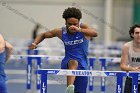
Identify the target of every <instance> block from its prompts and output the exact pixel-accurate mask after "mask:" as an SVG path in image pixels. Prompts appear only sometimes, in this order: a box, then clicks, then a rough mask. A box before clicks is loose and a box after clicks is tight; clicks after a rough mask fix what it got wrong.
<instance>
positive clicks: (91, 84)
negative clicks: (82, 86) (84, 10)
mask: <svg viewBox="0 0 140 93" xmlns="http://www.w3.org/2000/svg"><path fill="white" fill-rule="evenodd" d="M95 61H96V59H95V58H89V63H90V66H89V69H90V70H94V62H95ZM93 85H94V77H92V76H90V77H89V92H93V90H94V86H93Z"/></svg>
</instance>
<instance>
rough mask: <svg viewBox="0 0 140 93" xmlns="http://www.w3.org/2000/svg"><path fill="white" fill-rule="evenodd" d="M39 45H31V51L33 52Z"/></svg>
mask: <svg viewBox="0 0 140 93" xmlns="http://www.w3.org/2000/svg"><path fill="white" fill-rule="evenodd" d="M36 48H37V45H36V44H35V43H32V44H31V45H29V49H31V50H33V49H36Z"/></svg>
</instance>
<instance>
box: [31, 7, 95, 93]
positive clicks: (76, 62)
mask: <svg viewBox="0 0 140 93" xmlns="http://www.w3.org/2000/svg"><path fill="white" fill-rule="evenodd" d="M62 16H63V18H64V19H65V25H66V26H65V27H62V28H56V29H53V30H51V31H47V32H44V33H41V34H39V35H38V36H37V37H36V39H35V40H34V42H33V43H32V44H31V45H30V46H29V48H30V49H35V48H37V45H38V44H39V43H40V42H41V41H43V40H44V39H45V38H52V37H58V38H59V39H61V40H62V41H63V43H64V46H65V57H64V59H63V60H62V63H61V68H62V69H69V70H87V69H88V62H87V55H88V44H89V40H90V39H91V38H92V37H96V36H97V32H96V31H95V30H94V29H92V28H90V27H89V26H88V25H86V24H84V23H80V19H81V18H82V13H81V11H80V10H79V9H77V8H75V7H71V8H67V9H65V11H64V12H63V15H62ZM87 83H88V78H87V76H83V77H82V76H76V77H75V76H67V89H66V93H86V88H87Z"/></svg>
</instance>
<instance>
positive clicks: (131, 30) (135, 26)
mask: <svg viewBox="0 0 140 93" xmlns="http://www.w3.org/2000/svg"><path fill="white" fill-rule="evenodd" d="M137 27H138V28H140V24H135V25H133V26H132V27H130V30H129V35H130V37H131V38H134V37H133V36H132V35H131V34H134V30H135V28H137Z"/></svg>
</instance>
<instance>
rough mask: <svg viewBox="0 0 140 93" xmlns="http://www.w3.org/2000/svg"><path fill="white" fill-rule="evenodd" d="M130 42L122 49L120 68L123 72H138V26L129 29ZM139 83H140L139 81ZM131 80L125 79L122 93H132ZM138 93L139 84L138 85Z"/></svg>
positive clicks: (139, 50)
mask: <svg viewBox="0 0 140 93" xmlns="http://www.w3.org/2000/svg"><path fill="white" fill-rule="evenodd" d="M129 34H130V37H131V38H132V40H131V41H129V42H126V43H125V44H124V45H123V48H122V56H121V64H120V67H121V69H122V70H124V71H127V72H129V71H138V72H139V71H140V24H136V25H134V26H132V27H130V30H129ZM139 82H140V81H139ZM131 90H132V78H131V77H127V78H126V82H125V88H124V93H132V92H131ZM138 92H139V93H140V83H139V85H138Z"/></svg>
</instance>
